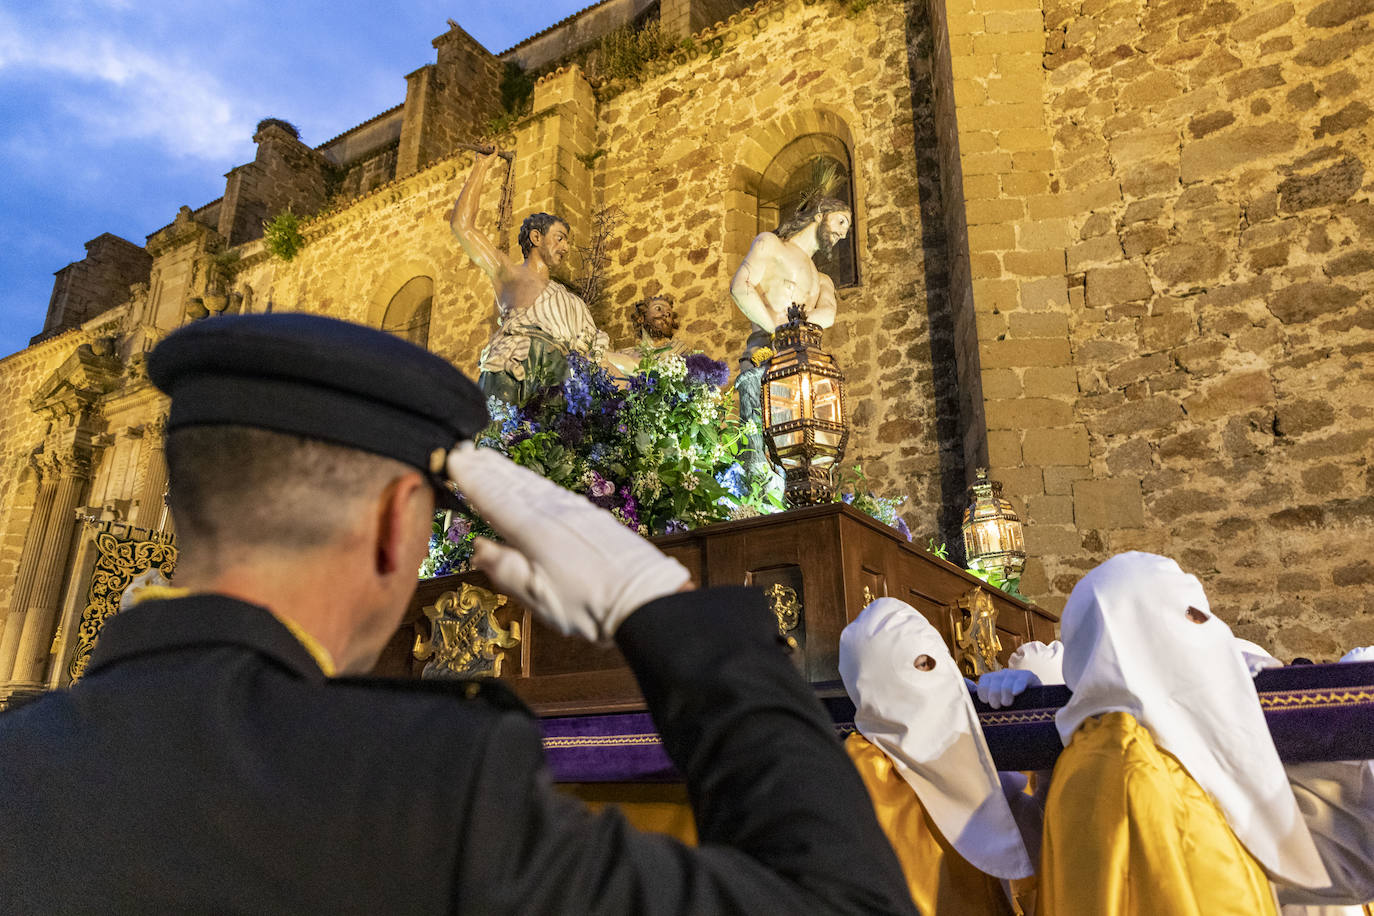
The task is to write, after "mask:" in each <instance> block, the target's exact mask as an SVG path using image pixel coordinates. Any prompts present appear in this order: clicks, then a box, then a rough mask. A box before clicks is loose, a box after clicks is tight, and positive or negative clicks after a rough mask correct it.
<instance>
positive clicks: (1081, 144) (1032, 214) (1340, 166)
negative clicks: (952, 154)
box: [944, 0, 1374, 657]
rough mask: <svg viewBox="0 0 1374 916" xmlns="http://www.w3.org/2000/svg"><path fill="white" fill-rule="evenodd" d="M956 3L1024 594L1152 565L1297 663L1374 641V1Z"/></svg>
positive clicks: (990, 346)
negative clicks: (1371, 552) (1139, 554)
mask: <svg viewBox="0 0 1374 916" xmlns="http://www.w3.org/2000/svg"><path fill="white" fill-rule="evenodd" d="M944 6H945V7H946V8H947V9H948V10H949V11H950V28H949V31H950V40H951V42H952V43H955V44H957V45H960V46H961V47H960V48H959V49H958V50H957V51H956V53H955V55H954V60H953V67H952V69H953V78H954V93H955V97H956V99H957V101H958V106H959V117H958V120H959V138H960V140H961V141H967V140H974V141H975V143H976V144H977V145H970V144H969V143H967V142H964V145H963V149H962V151H961V159H962V163H963V166H964V174H965V177H964V190H965V193H966V196H967V199H968V204H967V216H968V222H969V225H970V229H969V243H970V249H971V250H972V251H973V254H972V255H971V257H972V264H973V267H972V273H973V276H974V280H973V287H974V293H975V297H976V299H977V308H978V322H979V336H980V338H981V340H982V341H983V343H982V350H983V357H984V360H983V369H982V378H983V385H984V391H985V395H986V398H987V401H986V405H987V415H988V424H987V425H988V435H989V444H990V451H991V457H992V463H993V465H994V467H995V469H996V474H997V476H1000V477H1002V478H1003V479H1006V480H1007V481H1008V490H1009V492H1010V494H1011V495H1012V496H1013V497H1014V498H1016V499H1017V500H1018V501H1019V502H1020V504H1021V505H1023V506H1024V507H1025V508H1026V510H1027V512H1028V516H1029V522H1030V527H1029V530H1028V535H1027V544H1028V547H1029V549H1030V550H1031V551H1032V552H1033V553H1034V554H1036V555H1037V557H1038V559H1039V560H1040V562H1039V563H1037V564H1035V566H1034V568H1033V570H1032V571H1033V573H1034V575H1033V576H1031V577H1030V581H1029V582H1028V583H1027V584H1028V585H1029V586H1030V591H1031V593H1032V594H1036V595H1037V596H1038V597H1040V598H1041V600H1042V601H1043V602H1044V603H1046V604H1049V605H1051V606H1054V605H1056V604H1059V603H1062V600H1063V597H1064V596H1065V595H1066V594H1067V592H1068V590H1069V589H1070V588H1071V587H1072V585H1073V583H1074V582H1075V581H1076V579H1077V578H1078V576H1079V575H1081V573H1082V572H1083V571H1084V570H1085V569H1087V568H1089V567H1090V566H1091V565H1093V564H1094V563H1096V562H1098V561H1100V560H1101V559H1103V558H1104V557H1106V556H1108V555H1110V554H1112V553H1115V552H1118V551H1121V550H1126V549H1148V550H1154V551H1158V552H1162V553H1166V554H1169V555H1171V556H1174V557H1176V558H1178V560H1179V561H1180V563H1181V564H1182V565H1183V566H1184V568H1185V569H1188V570H1189V571H1191V572H1194V573H1196V574H1198V575H1199V576H1200V577H1201V578H1202V579H1203V582H1204V584H1205V585H1206V586H1207V588H1208V591H1209V593H1210V594H1211V595H1212V598H1213V606H1214V607H1215V608H1216V609H1217V610H1218V612H1219V613H1221V614H1222V615H1223V617H1225V618H1226V619H1228V620H1229V621H1230V622H1231V623H1232V624H1234V625H1236V628H1237V630H1238V632H1240V633H1242V634H1244V635H1246V636H1249V637H1252V638H1254V639H1256V640H1258V641H1260V642H1262V643H1265V644H1267V645H1270V646H1272V647H1273V648H1274V649H1275V651H1276V652H1278V653H1279V654H1280V655H1293V654H1308V655H1312V656H1314V657H1330V656H1331V655H1333V654H1336V653H1337V651H1338V649H1340V648H1341V647H1345V646H1349V645H1353V644H1357V643H1369V642H1371V641H1374V618H1371V615H1370V614H1369V601H1370V588H1369V586H1370V583H1371V582H1374V567H1372V566H1371V565H1370V563H1369V561H1368V559H1367V551H1366V550H1365V548H1364V544H1365V542H1366V541H1367V539H1368V535H1369V530H1370V524H1371V520H1374V496H1371V493H1370V487H1371V479H1370V476H1369V460H1370V458H1371V457H1372V456H1374V446H1372V445H1371V442H1372V441H1374V414H1372V413H1371V407H1372V406H1374V385H1372V384H1371V373H1370V371H1369V370H1368V369H1367V368H1366V366H1367V363H1368V357H1367V356H1366V355H1365V354H1367V353H1368V352H1369V351H1370V350H1371V349H1372V348H1374V310H1371V308H1370V295H1369V293H1370V288H1371V285H1374V257H1371V256H1370V255H1369V254H1368V249H1369V247H1370V242H1371V240H1372V239H1371V234H1372V233H1374V205H1371V202H1370V195H1369V193H1368V191H1367V190H1365V189H1364V186H1365V170H1366V165H1365V164H1366V162H1368V161H1369V159H1370V153H1371V141H1370V134H1369V131H1368V127H1367V122H1368V119H1369V117H1370V115H1371V110H1370V108H1369V107H1368V106H1367V105H1366V104H1365V103H1364V101H1363V100H1362V93H1361V92H1360V89H1361V87H1362V84H1364V83H1366V82H1367V79H1368V74H1369V73H1370V72H1374V69H1371V68H1374V50H1372V48H1371V45H1372V44H1374V31H1371V30H1370V29H1369V24H1370V19H1371V13H1374V4H1371V3H1368V2H1366V0H1325V2H1320V3H1308V4H1299V5H1297V6H1295V5H1294V4H1292V3H1289V2H1280V3H1273V4H1270V3H1263V2H1260V3H1233V2H1211V3H1202V4H1200V3H1193V2H1164V3H1145V2H1137V0H1126V2H1118V3H1110V2H1104V0H1071V2H1056V0H1046V2H1045V4H1044V7H1043V9H1042V8H1041V4H1040V2H1039V0H949V2H948V3H945V4H944ZM960 34H965V35H966V36H967V37H966V40H964V41H960V40H959V35H960ZM980 46H981V47H980ZM1032 61H1033V64H1032ZM1009 77H1010V79H1009ZM1046 134H1048V142H1046V141H1047V137H1046ZM970 166H973V167H974V168H970ZM980 223H982V224H984V225H983V226H982V227H981V228H980V226H979V224H980ZM1029 237H1036V238H1038V239H1039V241H1040V242H1042V243H1043V244H1042V245H1041V246H1040V247H1039V249H1038V250H1040V251H1042V252H1043V255H1036V256H1035V257H1030V256H1028V255H1027V254H1022V252H1029V251H1034V250H1037V249H1028V248H1027V246H1026V244H1025V241H1026V239H1027V238H1029ZM1061 259H1062V260H1061ZM1065 297H1067V306H1068V307H1067V308H1065V307H1064V306H1065ZM1023 337H1024V338H1025V339H1021V338H1023ZM999 351H1000V352H999ZM989 355H994V358H993V360H992V361H989V359H988V356H989ZM1004 357H1005V359H1004ZM1047 381H1052V382H1053V386H1052V387H1051V388H1049V389H1045V390H1041V391H1035V390H1032V387H1033V385H1034V386H1036V387H1039V385H1040V384H1041V383H1043V382H1047ZM1001 398H1009V399H1015V400H1008V401H1006V402H1004V403H1005V404H1006V406H1007V407H1008V408H1009V409H1010V410H1011V411H1012V414H1011V415H1010V416H1005V417H1004V419H1003V420H999V419H998V414H999V411H998V410H997V409H995V407H996V405H997V404H998V400H999V399H1001ZM1040 426H1044V427H1045V429H1044V430H1043V431H1041V430H1039V429H1038V428H1037V427H1040ZM1041 576H1043V577H1044V578H1043V579H1041Z"/></svg>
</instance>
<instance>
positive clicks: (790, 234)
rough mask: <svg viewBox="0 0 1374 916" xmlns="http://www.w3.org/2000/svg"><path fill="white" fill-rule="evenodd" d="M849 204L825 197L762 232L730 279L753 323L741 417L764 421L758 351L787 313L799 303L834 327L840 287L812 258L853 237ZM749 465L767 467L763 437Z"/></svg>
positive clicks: (756, 436) (809, 315)
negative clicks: (848, 237)
mask: <svg viewBox="0 0 1374 916" xmlns="http://www.w3.org/2000/svg"><path fill="white" fill-rule="evenodd" d="M851 220H852V217H851V215H850V209H849V205H848V204H846V203H844V202H843V201H840V200H836V199H835V198H833V197H822V198H820V199H818V200H816V201H815V202H814V203H811V204H809V205H808V206H806V207H804V208H802V209H801V210H800V211H799V212H798V213H797V215H796V216H795V217H793V218H792V219H791V220H790V221H789V222H787V223H785V224H784V225H782V226H780V227H778V231H777V232H761V233H759V234H758V236H757V237H756V238H755V239H754V243H753V245H751V246H750V247H749V253H748V254H747V255H745V257H744V262H743V263H742V264H740V266H739V270H737V271H735V277H734V279H733V280H731V281H730V296H731V298H733V299H734V300H735V305H736V306H738V307H739V310H740V311H741V312H743V313H744V317H746V318H748V319H749V321H750V322H751V323H752V324H753V330H752V331H751V332H750V334H749V340H748V341H747V342H746V343H745V347H744V355H743V356H741V357H740V361H739V377H738V378H737V379H736V381H735V389H736V390H737V391H738V392H739V416H740V419H741V420H743V421H744V422H746V423H748V422H750V421H751V420H752V421H755V422H756V423H760V424H761V423H762V421H763V418H762V416H761V413H762V409H763V408H762V393H761V388H760V386H761V385H762V383H763V362H764V360H759V361H758V362H755V360H754V355H755V353H756V352H757V351H759V350H761V349H763V348H765V347H768V346H769V344H770V343H771V341H772V339H773V332H774V331H776V330H777V329H778V326H779V325H781V324H783V323H785V322H786V321H787V310H788V309H789V308H791V307H792V306H793V305H800V306H802V307H803V308H804V309H805V310H806V320H807V321H810V322H811V323H812V324H817V325H820V326H821V327H823V328H828V327H830V326H831V325H832V324H834V323H835V307H836V301H835V283H834V281H833V280H831V279H830V277H829V276H827V275H826V274H823V273H821V272H820V271H819V270H817V269H816V265H815V263H814V262H813V261H812V258H813V257H814V256H815V255H816V254H817V253H819V254H821V255H822V256H825V255H828V254H829V253H830V252H831V251H832V250H833V249H834V247H835V246H836V245H837V244H839V243H840V242H841V241H843V240H844V238H845V236H847V235H848V234H849V226H850V222H851ZM749 449H750V457H749V459H748V460H747V461H746V467H749V468H751V469H752V468H756V467H760V466H763V464H764V458H763V434H762V432H761V431H757V432H751V433H750V434H749Z"/></svg>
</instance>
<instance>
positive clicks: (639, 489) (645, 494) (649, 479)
mask: <svg viewBox="0 0 1374 916" xmlns="http://www.w3.org/2000/svg"><path fill="white" fill-rule="evenodd" d="M630 490H631V492H633V493H634V495H635V496H637V497H639V498H641V499H656V498H657V497H658V494H659V493H661V492H662V491H663V484H662V483H661V482H660V481H659V479H658V472H657V471H641V472H640V473H638V474H636V475H635V476H634V479H633V480H632V481H631V482H630Z"/></svg>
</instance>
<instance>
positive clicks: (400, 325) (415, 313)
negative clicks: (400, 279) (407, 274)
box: [382, 277, 434, 347]
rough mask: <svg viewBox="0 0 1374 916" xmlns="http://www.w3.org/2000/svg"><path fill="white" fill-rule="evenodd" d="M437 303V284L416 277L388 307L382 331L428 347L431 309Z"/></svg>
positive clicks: (383, 318)
mask: <svg viewBox="0 0 1374 916" xmlns="http://www.w3.org/2000/svg"><path fill="white" fill-rule="evenodd" d="M433 302H434V281H433V280H432V279H430V278H429V277H412V278H411V279H409V280H407V281H406V283H405V285H404V286H402V287H401V288H400V289H399V290H397V291H396V295H394V296H392V297H391V301H390V302H389V303H387V306H386V313H385V314H384V315H383V316H382V330H383V331H386V332H388V333H391V334H395V335H396V336H397V337H404V338H405V339H406V340H408V341H410V342H411V343H413V344H416V345H418V346H421V347H428V346H429V309H430V305H431V304H432V303H433Z"/></svg>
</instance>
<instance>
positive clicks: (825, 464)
mask: <svg viewBox="0 0 1374 916" xmlns="http://www.w3.org/2000/svg"><path fill="white" fill-rule="evenodd" d="M787 319H788V320H787V323H786V324H784V325H782V326H781V327H779V328H778V329H777V330H776V331H775V332H773V351H774V353H773V358H772V359H771V360H769V363H768V369H767V371H766V372H764V375H763V436H764V441H765V444H766V445H767V448H768V457H769V458H771V459H772V461H773V463H774V464H775V465H777V466H778V467H780V468H782V472H783V478H784V485H783V489H784V493H785V495H786V498H787V503H788V505H790V506H793V507H797V506H811V505H816V504H817V503H825V502H829V501H830V500H831V499H832V498H833V497H834V493H835V487H834V484H833V483H832V481H831V471H832V469H833V468H834V467H835V465H836V464H838V463H839V461H840V459H841V458H842V457H844V446H845V443H846V442H847V441H848V440H849V428H848V427H847V426H846V425H845V420H846V417H845V410H844V375H843V373H841V372H840V370H839V368H838V367H837V366H836V365H835V359H834V357H832V356H831V355H830V354H829V353H823V352H821V348H820V347H821V329H820V326H819V325H815V324H812V323H811V322H809V321H807V320H806V311H805V309H803V308H802V306H800V305H793V306H792V307H791V308H789V309H788V310H787Z"/></svg>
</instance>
